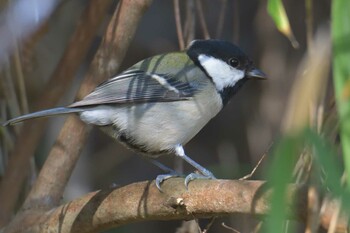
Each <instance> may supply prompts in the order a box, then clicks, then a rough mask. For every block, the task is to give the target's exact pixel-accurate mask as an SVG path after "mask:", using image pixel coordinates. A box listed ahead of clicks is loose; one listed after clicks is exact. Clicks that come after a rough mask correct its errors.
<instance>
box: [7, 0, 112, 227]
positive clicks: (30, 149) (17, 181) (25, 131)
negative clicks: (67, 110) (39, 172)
mask: <svg viewBox="0 0 350 233" xmlns="http://www.w3.org/2000/svg"><path fill="white" fill-rule="evenodd" d="M110 4H111V1H108V0H106V1H98V0H94V1H90V5H89V6H88V8H87V9H86V10H85V12H84V14H83V15H82V17H81V21H80V24H79V25H78V27H77V30H76V31H75V33H74V35H73V37H72V39H71V41H70V43H69V45H68V46H67V49H66V51H65V54H64V55H63V57H62V59H61V62H60V63H59V65H58V66H57V69H56V71H55V72H54V75H53V77H52V79H51V80H50V81H49V83H48V84H47V86H46V87H45V88H44V90H45V91H44V93H43V94H42V95H41V98H40V99H39V100H38V101H37V104H35V106H37V109H44V108H49V107H53V106H54V105H55V103H57V102H58V100H59V99H60V98H61V96H62V95H63V93H64V92H65V91H66V90H67V86H69V85H70V83H71V82H72V80H73V78H74V74H75V72H76V71H77V69H78V67H79V66H80V64H81V62H82V60H83V59H84V58H85V56H86V54H87V51H88V48H89V46H90V44H91V42H92V39H93V37H94V35H95V34H96V31H97V30H98V28H99V26H100V24H101V22H102V20H103V18H104V17H105V14H106V9H108V7H109V6H110ZM45 123H46V120H45V119H42V120H39V121H37V120H34V121H31V122H28V123H25V124H24V125H23V128H22V133H21V135H20V136H19V138H18V139H17V145H20V146H16V147H15V149H14V151H13V152H12V153H11V156H10V159H9V163H8V166H7V169H6V172H5V174H4V177H3V180H2V182H1V184H0V203H1V208H0V226H2V225H3V224H5V223H6V222H7V221H8V220H9V218H10V216H11V214H12V212H13V209H14V206H15V204H16V202H17V199H18V195H19V193H20V190H21V187H22V184H23V181H24V179H25V177H26V175H27V173H28V169H29V161H30V158H31V156H32V155H33V153H34V151H35V148H36V145H37V143H38V141H39V140H40V137H41V135H42V132H43V130H44V129H45V125H46V124H45Z"/></svg>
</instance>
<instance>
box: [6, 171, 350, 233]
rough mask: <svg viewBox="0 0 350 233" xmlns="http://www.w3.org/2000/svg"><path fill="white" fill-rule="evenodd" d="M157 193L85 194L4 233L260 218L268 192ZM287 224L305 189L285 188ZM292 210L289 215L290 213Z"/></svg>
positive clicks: (137, 186) (222, 188) (300, 215)
mask: <svg viewBox="0 0 350 233" xmlns="http://www.w3.org/2000/svg"><path fill="white" fill-rule="evenodd" d="M162 189H163V193H161V192H159V190H158V189H157V187H156V186H155V184H154V181H145V182H140V183H134V184H130V185H127V186H124V187H120V188H112V189H109V190H101V191H97V192H93V193H90V194H87V195H85V196H83V197H81V198H78V199H76V200H73V201H71V202H68V203H66V204H64V205H62V206H59V207H57V208H54V209H52V210H50V211H47V212H42V211H40V210H36V211H33V210H26V211H24V212H22V213H21V215H20V217H19V218H16V220H15V222H13V224H12V225H11V227H9V228H7V229H6V231H5V232H6V233H15V232H51V233H55V232H57V233H58V232H59V233H65V232H75V233H80V232H81V233H82V232H84V233H85V232H100V231H102V230H106V229H110V228H114V227H118V226H121V225H125V224H130V223H135V222H141V221H150V220H175V219H179V220H180V219H193V218H209V217H213V216H223V215H228V214H248V215H252V216H256V217H258V216H262V215H265V214H267V213H268V211H269V209H270V204H271V194H272V189H271V187H269V186H268V185H267V184H266V182H265V181H237V180H196V181H192V182H191V183H190V185H189V188H188V190H186V189H185V187H184V180H183V179H181V178H176V179H175V178H174V179H169V180H167V181H165V182H164V184H163V185H162ZM287 189H288V190H287V192H286V193H287V197H286V200H287V203H286V206H285V207H286V209H287V210H289V213H288V218H289V219H296V220H299V221H303V222H304V221H305V220H306V213H307V208H308V207H307V187H304V186H300V185H299V186H298V185H289V186H288V188H287ZM335 202H336V201H335V200H331V201H330V202H329V203H330V204H329V205H327V206H325V208H324V211H323V213H321V219H322V222H321V223H322V225H323V226H324V227H325V228H328V227H329V225H330V222H331V221H330V219H332V215H333V214H334V213H335V212H336V211H337V208H336V207H335V204H334V203H335ZM292 210H294V211H292ZM346 227H347V218H345V217H344V216H343V217H341V218H339V220H338V222H337V226H336V229H337V232H345V230H346V229H347V228H346Z"/></svg>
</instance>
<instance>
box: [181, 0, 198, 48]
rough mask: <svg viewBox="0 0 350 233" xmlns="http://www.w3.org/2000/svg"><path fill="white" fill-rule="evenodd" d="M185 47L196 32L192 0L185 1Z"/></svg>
mask: <svg viewBox="0 0 350 233" xmlns="http://www.w3.org/2000/svg"><path fill="white" fill-rule="evenodd" d="M183 31H184V32H183V35H184V40H185V47H187V46H188V45H189V43H190V42H191V41H193V40H194V38H195V33H196V11H195V3H194V0H187V1H186V21H185V26H184V29H183Z"/></svg>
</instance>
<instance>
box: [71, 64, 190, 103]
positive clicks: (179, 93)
mask: <svg viewBox="0 0 350 233" xmlns="http://www.w3.org/2000/svg"><path fill="white" fill-rule="evenodd" d="M194 94H195V88H193V86H191V84H190V83H186V82H182V81H180V80H177V79H175V78H174V77H173V76H172V75H169V74H154V73H147V72H145V71H142V70H129V71H126V72H124V73H122V74H120V75H118V76H116V77H114V78H111V79H109V80H107V81H106V82H104V83H102V84H100V85H99V86H98V87H97V88H96V89H95V90H94V91H93V92H92V93H90V94H89V95H87V96H86V97H85V98H84V99H83V100H81V101H78V102H76V103H73V104H72V105H70V106H69V107H82V106H89V105H97V104H125V103H135V102H136V103H144V102H170V101H180V100H188V99H189V98H190V97H192V96H193V95H194Z"/></svg>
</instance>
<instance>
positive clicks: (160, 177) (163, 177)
mask: <svg viewBox="0 0 350 233" xmlns="http://www.w3.org/2000/svg"><path fill="white" fill-rule="evenodd" d="M173 177H180V175H179V174H178V173H176V172H173V173H169V174H162V175H158V176H157V178H156V186H157V188H158V190H159V191H160V192H163V191H162V188H161V187H160V185H161V184H162V183H163V182H164V181H165V180H168V179H170V178H173Z"/></svg>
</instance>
